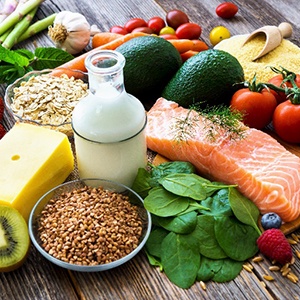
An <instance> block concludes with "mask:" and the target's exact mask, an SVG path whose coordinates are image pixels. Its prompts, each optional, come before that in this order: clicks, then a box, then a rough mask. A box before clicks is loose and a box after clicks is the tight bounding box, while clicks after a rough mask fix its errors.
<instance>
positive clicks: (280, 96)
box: [268, 74, 300, 104]
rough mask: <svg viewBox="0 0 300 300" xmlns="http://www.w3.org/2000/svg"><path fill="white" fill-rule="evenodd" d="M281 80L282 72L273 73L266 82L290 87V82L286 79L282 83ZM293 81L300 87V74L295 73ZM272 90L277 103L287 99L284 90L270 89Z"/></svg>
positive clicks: (282, 78) (282, 77)
mask: <svg viewBox="0 0 300 300" xmlns="http://www.w3.org/2000/svg"><path fill="white" fill-rule="evenodd" d="M283 80H284V76H283V75H282V74H278V75H275V76H274V77H272V78H271V79H269V81H268V83H271V84H273V85H275V86H278V87H283V88H284V87H285V86H286V87H292V84H291V83H290V82H289V81H286V82H284V83H283ZM295 83H296V85H297V86H298V87H300V74H297V75H296V77H295ZM272 92H273V93H274V95H275V97H276V100H277V103H278V104H279V103H281V102H284V101H286V100H287V95H286V94H285V93H284V92H280V91H273V90H272Z"/></svg>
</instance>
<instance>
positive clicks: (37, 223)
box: [28, 178, 152, 272]
mask: <svg viewBox="0 0 300 300" xmlns="http://www.w3.org/2000/svg"><path fill="white" fill-rule="evenodd" d="M87 187H94V188H97V187H102V188H103V189H104V190H108V191H111V192H113V193H117V194H118V195H122V196H125V197H128V201H129V202H130V206H135V207H136V210H135V213H132V214H136V213H137V216H135V218H138V219H139V220H140V225H139V230H138V232H139V233H138V234H137V236H136V242H135V247H131V250H130V251H131V252H129V250H128V251H126V252H124V251H123V250H120V249H124V244H126V241H128V239H129V240H131V239H132V236H133V235H135V234H132V233H129V232H134V231H132V228H131V227H130V228H129V229H128V228H127V229H126V228H124V227H123V225H124V223H125V224H126V226H127V227H128V226H129V225H128V224H133V223H132V222H135V221H136V220H135V219H133V217H132V214H131V213H130V211H128V210H127V209H126V207H125V206H124V207H125V209H124V208H123V206H122V205H123V204H122V203H121V204H120V203H119V201H118V200H116V199H114V200H112V201H114V203H115V204H114V205H115V208H109V211H111V210H113V211H119V212H118V213H117V214H120V215H117V216H113V217H112V216H110V220H112V218H113V220H114V221H113V222H114V223H113V224H114V225H112V226H113V227H110V229H109V228H108V227H106V226H107V225H105V224H106V223H109V222H111V221H109V218H108V216H106V217H105V216H104V217H103V214H104V215H106V214H109V213H108V212H107V213H104V212H103V210H102V207H100V208H99V206H100V205H99V206H97V213H95V209H91V208H90V207H88V208H84V209H83V208H82V206H81V205H82V203H83V201H89V202H88V203H90V201H92V200H91V199H90V198H88V199H86V200H82V197H81V198H80V202H76V204H75V205H73V207H74V206H75V207H76V209H75V210H74V209H73V210H72V213H71V214H70V213H69V212H67V211H68V210H70V207H72V204H70V203H68V204H63V200H62V198H61V195H62V193H70V192H72V191H74V190H76V191H77V190H79V189H82V188H87ZM122 199H123V198H122ZM126 199H127V198H126ZM76 201H77V200H76ZM116 201H117V202H116ZM122 201H127V200H122ZM128 201H127V203H128ZM49 203H50V204H51V205H53V206H54V207H55V217H54V219H55V220H56V221H54V223H53V222H52V221H51V222H50V221H49V219H47V220H44V221H41V220H42V219H43V217H42V216H43V215H44V212H45V209H47V205H48V204H49ZM78 203H79V204H78ZM117 203H118V204H117ZM106 209H108V208H107V207H106ZM98 211H99V213H98ZM100 211H101V213H100ZM42 212H43V213H42ZM52 212H53V208H52ZM58 212H59V213H58ZM120 212H121V213H120ZM56 214H58V215H57V216H56ZM64 214H67V215H68V214H70V216H67V217H63V216H64ZM99 214H100V215H101V216H100V217H99ZM86 216H88V218H89V219H91V218H93V221H92V223H91V222H90V223H88V224H89V226H85V229H84V230H81V229H78V228H82V226H83V225H82V224H87V222H88V221H87V217H86ZM125 216H126V217H125ZM115 217H116V218H115ZM52 218H53V215H52ZM102 218H104V219H102ZM105 218H106V219H105ZM126 218H130V220H131V221H128V219H126ZM124 219H126V220H124ZM52 220H53V219H52ZM117 220H119V221H117ZM60 221H62V223H63V224H70V226H71V223H70V222H72V224H78V226H79V227H78V226H77V225H74V226H75V227H72V228H71V229H68V230H67V229H66V228H67V227H65V225H62V223H61V222H60ZM103 222H106V223H103ZM50 223H51V224H52V225H50ZM80 224H81V225H80ZM91 224H93V226H92V227H94V228H97V230H94V229H90V225H91ZM99 224H100V226H99ZM121 224H123V225H121ZM135 224H136V223H135ZM151 225H152V221H151V215H150V213H149V212H148V211H147V210H146V209H145V208H144V205H143V199H142V198H141V197H140V196H139V195H138V194H137V193H135V192H134V191H133V190H131V189H130V188H128V187H126V186H124V185H122V184H119V183H116V182H113V181H109V180H103V179H95V178H93V179H82V180H74V181H69V182H66V183H63V184H61V185H59V186H57V187H55V188H53V189H51V190H50V191H48V192H47V193H46V194H45V195H44V196H42V197H41V198H40V199H39V201H38V202H37V203H36V205H35V206H34V207H33V209H32V211H31V213H30V217H29V223H28V228H29V234H30V238H31V241H32V243H33V245H34V246H35V247H36V249H37V250H38V251H39V252H40V253H41V254H42V255H43V256H44V257H45V258H46V259H48V260H49V261H50V262H52V263H54V264H56V265H58V266H60V267H62V268H65V269H69V270H73V271H82V272H98V271H104V270H108V269H112V268H115V267H118V266H120V265H122V264H124V263H125V262H127V261H129V260H130V259H132V258H133V257H134V256H135V255H136V254H137V253H138V252H139V251H140V250H141V249H142V248H143V246H144V245H145V243H146V241H147V239H148V237H149V234H150V231H151ZM61 226H63V227H64V228H63V229H62V230H59V231H57V232H59V234H58V233H55V236H56V239H58V240H61V238H62V237H63V242H58V243H56V246H55V249H61V248H63V249H64V247H65V246H66V245H67V244H68V243H69V249H68V250H67V252H64V253H65V254H66V253H67V254H66V255H67V256H68V255H70V257H72V259H73V256H74V255H76V257H85V254H84V253H87V252H89V251H93V249H95V247H96V248H97V250H95V251H94V252H97V251H102V253H104V252H106V253H104V254H103V255H104V256H105V255H106V257H108V255H109V254H108V252H109V253H112V252H113V253H117V252H118V251H119V250H120V251H121V252H122V255H116V256H115V258H113V259H111V261H109V262H107V261H103V262H102V261H101V259H100V262H98V263H96V264H94V265H91V264H88V265H83V264H75V263H74V262H70V259H68V260H67V261H65V260H64V259H61V258H57V256H56V257H54V254H53V253H52V251H54V252H56V251H58V252H59V251H60V250H53V249H52V250H49V248H47V249H46V247H47V246H48V245H51V244H53V243H54V244H55V242H53V240H54V239H55V238H51V240H49V243H48V237H49V236H50V235H51V234H52V235H53V232H54V231H55V230H56V229H55V228H62V227H61ZM66 226H67V225H66ZM115 226H116V227H115ZM130 226H134V225H130ZM46 227H49V228H48V229H45V228H46ZM41 228H43V229H41ZM68 228H70V227H68ZM111 228H113V229H111ZM115 228H117V229H116V230H117V233H116V231H115ZM104 229H105V230H106V232H109V231H111V232H115V234H117V235H118V238H117V244H116V243H115V242H116V236H114V238H113V236H112V235H113V233H112V234H111V235H110V234H108V235H105V241H103V240H99V236H97V234H98V233H99V235H100V238H101V234H100V231H102V232H103V230H104ZM121 229H122V230H121ZM133 230H135V229H133ZM78 231H82V233H80V234H77V233H76V232H78ZM125 231H126V232H125ZM55 232H56V231H55ZM71 235H72V237H71ZM85 235H86V237H84V236H85ZM125 235H126V236H125ZM88 236H90V237H91V238H93V237H94V239H95V240H96V241H97V242H96V241H95V240H94V241H92V242H91V243H90V244H87V243H88V242H87V241H88V240H89V239H88ZM44 237H46V240H47V242H45V240H44V242H43V241H42V239H43V238H44ZM75 238H76V240H75ZM111 240H113V242H106V241H111ZM118 240H122V241H123V242H120V245H119V242H118ZM80 241H81V243H82V244H84V245H89V246H86V247H87V248H89V250H88V251H84V250H82V249H83V248H82V246H80V245H79V244H78V243H80ZM99 241H100V242H99ZM70 243H72V245H74V246H70ZM73 243H74V244H73ZM100 244H101V245H103V244H105V246H101V247H100V246H99V245H100ZM91 245H92V246H91ZM110 245H114V246H115V247H117V248H118V249H119V250H117V249H116V248H115V249H114V250H111V251H110V250H107V249H109V248H111V247H110ZM105 247H106V248H105ZM99 249H101V250H99ZM103 249H106V250H103ZM116 251H117V252H116ZM75 252H77V254H74V253H75ZM50 253H51V254H50ZM70 253H72V255H71V254H70ZM97 255H98V253H97ZM99 255H100V254H99ZM118 256H120V257H118ZM63 257H64V256H63ZM74 257H75V256H74ZM77 259H78V258H77ZM80 263H81V262H80Z"/></svg>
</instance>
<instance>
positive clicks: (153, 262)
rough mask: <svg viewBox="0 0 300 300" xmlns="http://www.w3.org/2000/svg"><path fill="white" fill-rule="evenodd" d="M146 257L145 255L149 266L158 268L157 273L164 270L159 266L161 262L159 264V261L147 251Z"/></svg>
mask: <svg viewBox="0 0 300 300" xmlns="http://www.w3.org/2000/svg"><path fill="white" fill-rule="evenodd" d="M146 255H147V258H148V261H149V263H150V265H151V266H154V267H159V271H160V272H162V271H163V270H164V267H163V265H162V264H161V262H160V260H159V259H157V258H156V257H154V256H152V255H151V254H149V253H148V252H147V251H146Z"/></svg>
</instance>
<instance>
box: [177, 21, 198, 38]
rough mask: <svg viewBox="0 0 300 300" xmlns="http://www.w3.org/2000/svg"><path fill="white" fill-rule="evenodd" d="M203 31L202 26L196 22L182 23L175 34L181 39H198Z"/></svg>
mask: <svg viewBox="0 0 300 300" xmlns="http://www.w3.org/2000/svg"><path fill="white" fill-rule="evenodd" d="M201 32H202V28H201V27H200V26H199V25H198V24H195V23H185V24H182V25H180V26H179V27H178V28H177V29H176V32H175V34H176V35H177V37H178V38H179V39H189V40H197V39H199V37H200V35H201Z"/></svg>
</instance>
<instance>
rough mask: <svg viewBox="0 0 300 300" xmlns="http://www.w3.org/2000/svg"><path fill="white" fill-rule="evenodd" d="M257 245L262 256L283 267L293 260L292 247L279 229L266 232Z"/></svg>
mask: <svg viewBox="0 0 300 300" xmlns="http://www.w3.org/2000/svg"><path fill="white" fill-rule="evenodd" d="M257 245H258V248H259V250H260V252H261V253H262V254H264V255H266V256H267V257H269V258H270V259H271V260H275V261H276V262H278V263H280V264H282V265H285V264H286V263H289V262H291V260H292V257H293V252H292V248H291V245H290V244H289V242H288V240H287V239H286V237H285V235H284V234H283V232H282V231H281V230H279V229H277V228H272V229H268V230H266V231H264V232H263V233H262V235H261V236H260V237H259V238H258V239H257Z"/></svg>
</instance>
